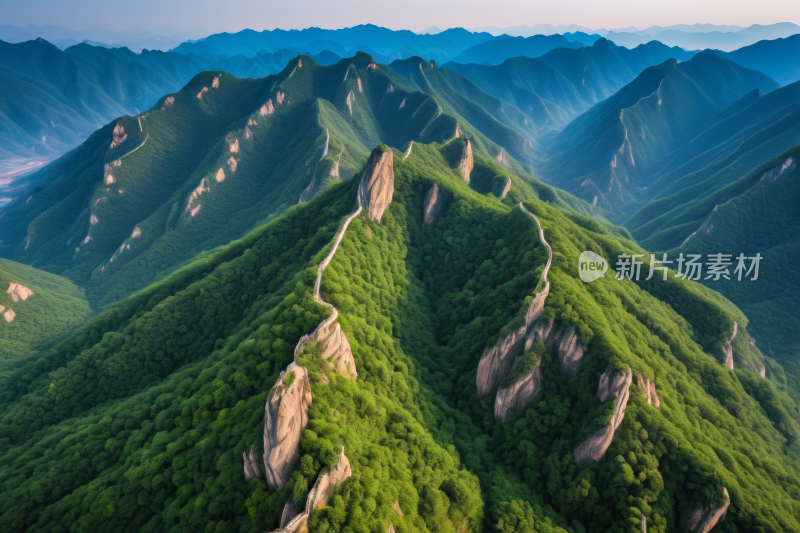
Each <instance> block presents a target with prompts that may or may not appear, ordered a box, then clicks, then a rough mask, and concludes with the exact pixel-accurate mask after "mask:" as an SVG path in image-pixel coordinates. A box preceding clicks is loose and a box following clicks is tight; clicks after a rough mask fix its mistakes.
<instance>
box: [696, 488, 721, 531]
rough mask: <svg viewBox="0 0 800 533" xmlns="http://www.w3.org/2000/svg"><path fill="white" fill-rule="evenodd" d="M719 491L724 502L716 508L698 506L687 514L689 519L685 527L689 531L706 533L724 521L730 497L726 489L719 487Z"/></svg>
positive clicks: (712, 506)
mask: <svg viewBox="0 0 800 533" xmlns="http://www.w3.org/2000/svg"><path fill="white" fill-rule="evenodd" d="M719 490H720V491H721V492H722V493H723V496H724V497H725V501H724V502H723V503H722V504H721V505H718V506H714V505H710V506H704V505H698V506H697V507H695V508H694V510H693V511H692V512H691V514H689V519H688V520H687V521H686V527H687V528H689V531H692V532H694V533H708V532H709V531H711V529H712V528H713V527H714V526H716V525H717V524H718V523H719V522H720V521H722V520H725V515H726V514H727V512H728V507H729V506H730V504H731V497H730V495H729V494H728V489H726V488H725V487H720V488H719Z"/></svg>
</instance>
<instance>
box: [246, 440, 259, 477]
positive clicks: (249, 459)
mask: <svg viewBox="0 0 800 533" xmlns="http://www.w3.org/2000/svg"><path fill="white" fill-rule="evenodd" d="M242 458H243V459H244V478H245V480H246V481H250V480H251V479H255V478H257V477H261V466H260V463H261V456H260V454H259V453H258V443H253V445H252V446H250V451H247V450H245V451H244V452H243V453H242Z"/></svg>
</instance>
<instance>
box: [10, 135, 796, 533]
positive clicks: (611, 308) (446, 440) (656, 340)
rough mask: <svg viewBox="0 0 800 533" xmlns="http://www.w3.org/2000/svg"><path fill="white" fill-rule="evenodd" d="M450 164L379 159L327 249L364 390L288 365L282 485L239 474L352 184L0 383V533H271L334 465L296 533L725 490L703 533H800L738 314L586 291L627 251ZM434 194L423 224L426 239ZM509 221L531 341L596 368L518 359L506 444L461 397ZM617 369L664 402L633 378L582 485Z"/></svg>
mask: <svg viewBox="0 0 800 533" xmlns="http://www.w3.org/2000/svg"><path fill="white" fill-rule="evenodd" d="M462 150H463V143H462V140H461V139H456V140H454V141H451V142H450V143H448V144H437V143H433V144H428V145H426V144H421V143H414V144H413V146H412V148H411V151H410V153H409V155H408V157H407V158H405V159H404V156H405V154H404V152H400V151H394V152H393V157H394V161H393V166H394V173H393V174H394V196H393V199H392V203H391V204H390V205H389V207H388V209H387V210H386V212H385V213H384V214H383V217H382V219H381V221H380V222H376V221H374V220H371V219H369V218H367V217H366V216H364V215H361V216H358V217H356V218H355V219H353V221H352V222H351V224H350V225H349V226H348V228H347V231H346V232H345V233H344V237H343V239H342V241H341V245H340V246H339V248H338V250H337V252H336V254H335V255H334V256H333V260H332V261H331V263H330V265H329V266H328V268H327V269H326V270H325V273H324V276H323V278H322V287H321V292H322V297H323V299H324V300H325V301H327V302H330V303H332V304H333V305H334V306H335V307H336V308H337V309H338V310H339V318H338V321H339V324H340V325H341V328H342V330H343V331H344V333H345V335H346V337H347V340H348V341H349V344H350V346H351V348H352V353H353V357H354V359H355V363H356V367H357V369H358V379H357V380H355V381H351V380H349V379H346V378H345V377H344V376H341V375H339V374H338V373H336V372H334V371H332V370H330V368H329V367H328V365H327V364H326V363H325V362H324V360H322V359H321V357H320V348H319V346H318V345H315V344H314V343H310V344H307V345H306V346H305V348H304V350H302V351H301V353H299V354H298V362H299V363H300V364H301V365H303V366H305V367H306V368H308V369H309V375H310V387H311V392H312V396H313V402H312V404H311V406H310V408H309V424H308V427H307V428H306V430H305V431H304V432H303V434H302V438H301V440H300V444H299V448H300V450H299V453H300V459H299V461H298V462H297V463H296V465H295V467H294V471H293V473H292V475H291V478H290V481H289V482H288V483H287V484H285V485H284V486H282V487H281V488H279V489H277V490H274V491H273V490H270V489H269V488H268V487H267V485H266V483H265V481H264V480H263V479H260V478H256V479H252V480H250V481H247V482H246V481H245V478H244V464H243V460H242V459H241V457H242V452H243V451H244V450H246V449H247V448H249V447H250V445H251V444H252V443H253V442H254V441H257V440H258V439H259V438H260V437H261V435H262V432H263V427H264V426H263V424H264V409H265V402H266V401H267V397H268V394H269V391H270V389H271V388H272V387H273V386H274V385H277V386H282V387H288V386H290V385H291V384H292V379H293V378H292V377H287V378H286V379H285V380H284V381H283V382H282V383H281V384H276V381H277V379H278V376H279V374H280V373H281V372H282V371H283V370H284V369H285V368H286V366H287V365H288V364H289V363H290V362H292V360H293V352H294V347H295V345H296V344H297V342H298V340H299V339H300V337H301V336H302V335H303V334H306V333H309V332H311V331H313V330H314V329H315V327H316V326H317V324H318V323H319V322H320V321H321V320H322V319H323V318H324V317H325V316H327V314H328V310H327V309H326V308H325V307H324V306H322V305H320V304H319V303H317V302H315V301H314V300H313V298H312V294H313V285H314V281H315V279H316V275H317V265H318V264H319V263H320V262H321V261H322V259H323V257H325V255H326V254H327V253H328V251H329V250H330V248H331V240H332V239H333V236H334V233H335V232H336V230H337V228H339V227H340V224H341V221H342V220H343V218H344V217H345V216H346V215H347V214H349V213H352V212H353V209H354V208H355V205H356V193H357V191H356V189H357V188H358V185H359V179H358V177H359V176H360V174H356V176H355V179H351V180H345V181H342V182H340V183H337V184H334V185H333V186H332V187H331V188H330V189H328V190H325V191H322V192H320V193H319V194H318V195H316V196H315V197H314V198H313V200H311V201H309V202H304V203H301V204H299V205H297V206H294V207H291V208H289V209H288V210H287V211H286V212H285V213H284V214H282V215H280V216H277V217H276V218H274V219H273V220H271V221H270V222H268V223H267V224H265V225H263V226H261V227H260V228H258V229H256V230H254V231H252V232H251V233H249V234H247V235H246V236H245V237H244V238H242V239H240V240H237V241H234V242H232V243H230V244H228V245H226V246H222V247H220V248H218V249H216V250H215V251H214V252H212V253H208V254H205V255H204V257H202V258H200V259H198V260H196V261H193V262H190V263H189V264H187V265H185V266H183V267H182V268H180V269H178V270H177V271H175V272H173V273H172V274H170V275H168V276H166V277H165V278H164V279H162V280H160V281H157V282H156V283H154V284H152V285H150V286H149V287H147V288H146V289H144V290H142V291H140V292H138V293H136V294H135V295H133V296H131V297H128V298H126V299H124V300H122V301H121V302H119V303H117V304H115V305H112V306H110V307H109V308H108V309H106V310H105V311H103V312H101V313H100V314H99V315H97V316H96V317H94V318H92V319H90V320H89V321H88V322H87V323H86V324H85V325H84V326H83V327H81V328H80V329H78V330H77V331H75V332H74V333H73V334H72V335H70V336H69V337H68V338H66V339H65V340H63V341H61V342H60V343H59V344H57V345H55V346H53V347H51V348H49V349H48V350H45V351H43V352H41V354H40V356H35V357H33V358H29V359H28V360H26V361H23V362H22V363H21V364H19V365H18V366H17V367H15V368H12V369H7V370H2V371H1V372H0V413H2V414H0V486H2V490H0V528H2V530H3V531H9V532H16V531H29V532H33V531H53V532H59V531H87V532H94V531H120V530H126V531H134V530H135V531H208V532H228V531H229V532H256V531H269V530H271V529H275V528H276V527H277V526H278V522H279V519H280V516H281V512H282V510H283V508H284V504H285V503H286V502H287V501H288V500H292V501H293V502H295V503H298V504H302V502H303V501H304V500H305V498H306V495H307V494H308V492H309V490H310V489H311V487H312V486H313V485H314V482H315V480H316V479H317V477H318V475H319V474H320V472H321V471H322V469H323V468H325V467H326V466H328V465H331V464H332V463H333V462H334V461H335V460H336V457H337V453H338V451H339V450H340V449H341V448H340V447H341V446H342V445H343V446H344V450H345V454H346V456H347V458H348V459H349V462H350V465H351V467H352V476H351V477H350V478H348V479H347V480H346V481H345V482H344V483H342V484H341V485H339V486H338V487H336V489H335V491H334V493H333V496H332V497H331V498H330V499H329V500H328V505H326V506H324V507H322V508H320V509H317V510H316V511H315V512H314V513H313V514H312V516H311V517H310V519H309V522H308V526H309V529H310V530H311V531H326V532H328V531H329V532H335V531H341V532H362V531H364V532H367V531H386V530H387V528H389V525H390V524H392V526H393V527H394V529H395V530H396V531H407V532H410V531H436V532H454V533H455V532H458V533H464V532H465V531H500V532H520V533H522V532H526V533H527V532H534V531H536V532H540V531H541V532H555V531H572V532H575V533H582V532H595V531H597V532H600V531H630V532H634V531H636V532H638V531H640V520H641V516H644V517H645V518H646V520H647V525H648V530H649V531H659V532H666V531H675V530H680V529H681V528H683V527H685V523H686V522H685V520H686V516H687V515H688V513H690V512H691V511H692V510H693V509H694V508H695V507H697V506H698V505H709V504H719V503H721V496H720V494H721V492H720V491H719V488H720V487H726V488H727V490H728V492H729V493H730V499H731V505H730V507H729V508H728V510H727V517H726V518H725V520H724V521H722V522H720V524H719V525H718V526H717V529H718V530H721V531H770V532H771V531H775V532H779V531H800V503H798V501H800V490H798V486H800V463H798V460H797V459H798V456H797V453H798V449H797V437H798V435H800V426H798V422H797V419H798V417H797V414H798V410H797V405H796V404H795V403H794V401H793V400H792V399H791V398H790V397H789V396H788V395H787V394H785V393H784V392H782V390H781V389H780V388H778V387H777V386H776V385H774V384H773V383H772V382H771V381H770V380H767V379H764V378H761V377H760V376H758V374H756V373H754V372H750V371H748V370H744V369H737V370H734V371H730V370H728V369H727V368H726V367H725V365H724V361H725V354H724V353H723V345H724V341H725V339H726V338H727V337H728V335H729V334H730V331H731V329H732V327H733V322H734V321H736V322H737V323H738V327H739V331H740V332H742V333H741V334H744V332H746V328H747V319H746V318H745V317H744V315H743V314H742V313H741V312H740V311H739V310H738V309H737V308H736V307H734V306H733V305H732V304H731V303H730V302H729V301H727V300H726V299H724V298H723V297H722V296H720V295H718V294H716V293H714V292H712V291H710V290H708V289H706V288H704V287H702V286H700V285H698V284H695V283H693V282H689V281H682V280H676V279H673V278H670V280H669V281H662V280H661V279H660V278H658V279H653V280H650V281H649V282H645V281H642V282H639V283H635V282H633V281H630V280H624V281H619V280H615V279H614V278H613V274H614V273H613V271H610V272H608V273H606V276H605V278H604V279H600V280H598V281H595V282H594V283H591V284H584V283H583V282H581V281H580V280H579V278H578V276H577V266H576V265H577V257H578V255H579V254H580V252H582V251H584V250H590V251H594V252H595V253H598V254H600V255H602V256H603V257H606V258H609V259H610V258H612V257H616V255H618V254H620V253H623V252H627V253H631V252H635V253H642V252H643V251H642V250H641V249H640V248H638V247H637V246H636V245H635V244H634V242H633V241H632V240H630V239H629V238H626V237H628V234H627V232H626V231H624V230H620V229H618V228H614V227H612V226H610V225H608V224H603V223H600V222H598V221H597V220H595V219H592V218H589V217H587V216H586V214H588V213H582V212H580V211H579V210H577V209H576V208H574V207H573V205H572V204H571V202H572V201H573V200H574V198H573V199H572V200H570V198H571V197H569V196H568V195H563V193H559V192H558V191H556V190H555V189H552V188H550V187H548V186H546V185H542V184H541V183H538V182H536V181H533V182H529V181H528V180H527V179H522V178H519V177H517V176H515V175H512V174H510V173H508V172H507V171H505V170H504V169H503V167H502V166H500V165H499V164H497V163H496V162H495V161H493V160H491V159H488V158H486V157H484V156H482V155H481V154H480V153H477V152H476V153H475V154H474V156H475V166H474V169H473V172H475V174H476V176H478V175H480V174H481V173H483V175H484V176H485V177H484V178H482V179H476V180H474V181H471V182H470V184H469V185H467V184H465V183H464V181H463V180H462V177H461V174H460V173H459V171H458V169H457V166H458V165H457V161H456V160H455V159H454V154H457V153H460V151H462ZM492 176H498V177H499V178H500V179H508V178H509V177H510V178H511V180H512V187H511V189H510V190H509V191H508V193H507V195H506V196H505V198H504V199H503V200H502V201H500V200H499V199H498V198H497V197H496V196H495V194H494V193H492V192H491V191H487V190H486V189H485V188H484V187H485V184H486V183H487V180H492V179H494V178H492ZM434 184H436V185H438V187H439V188H440V200H439V202H440V205H439V206H438V211H437V212H438V215H437V217H436V219H435V220H434V221H433V222H432V223H430V224H423V211H424V208H425V205H424V203H425V197H426V193H427V192H428V191H429V190H430V188H431V187H432V186H433V185H434ZM519 202H524V205H525V207H526V209H527V210H529V211H530V212H532V213H534V214H535V215H536V216H537V217H538V218H539V220H540V221H541V223H542V225H543V228H544V234H545V236H546V239H547V241H548V242H549V244H550V245H551V246H552V248H553V264H552V267H551V269H550V272H549V275H548V280H549V282H550V294H549V296H548V297H547V299H546V302H545V308H544V312H543V313H542V315H541V317H540V320H541V321H547V320H554V321H555V323H556V324H558V325H559V326H572V327H574V328H575V331H576V335H577V336H578V339H579V342H580V343H581V344H582V345H585V346H586V347H587V350H586V355H585V357H584V358H583V359H582V360H581V362H580V372H579V373H578V374H577V375H576V376H575V377H567V376H564V375H563V374H562V370H561V364H560V362H559V359H558V354H557V353H555V352H553V351H551V350H542V349H541V346H537V347H535V349H534V352H535V353H534V355H535V357H536V360H537V361H539V368H541V375H542V378H541V391H540V392H539V394H537V395H536V396H535V398H534V399H533V400H532V401H530V402H529V403H528V404H527V405H525V406H524V408H523V409H521V410H519V411H517V412H515V413H513V414H512V415H511V416H509V417H508V418H507V419H506V420H505V422H503V423H498V422H497V421H496V419H495V417H494V415H493V409H492V401H491V400H492V398H493V397H494V396H493V395H490V396H484V397H480V396H479V395H478V392H477V389H476V385H475V383H476V371H477V367H478V362H479V359H480V358H481V355H482V353H483V351H484V349H485V348H488V347H492V346H494V345H495V344H497V343H498V342H499V341H501V340H502V339H503V338H504V336H505V335H507V334H508V332H509V331H510V328H512V327H515V325H517V324H519V323H520V320H521V317H522V316H523V315H524V314H525V310H526V309H527V308H528V306H529V305H530V303H531V298H532V296H533V295H534V293H535V292H536V291H537V290H540V288H541V283H540V276H541V273H542V269H543V267H544V264H545V261H546V259H547V251H546V249H545V247H544V246H543V245H542V243H541V241H540V239H539V236H538V231H537V227H536V224H535V222H534V221H533V220H532V219H531V217H530V216H528V215H527V214H525V213H524V212H523V211H522V210H521V209H520V208H519V207H517V204H518V203H519ZM574 205H575V206H580V205H581V204H580V203H579V202H576V203H575V204H574ZM584 205H585V204H584ZM645 268H646V267H645ZM31 301H32V300H31ZM737 346H738V348H737ZM743 349H744V348H743V347H742V346H741V345H738V344H737V345H735V346H734V350H743ZM749 357H761V356H760V354H759V353H757V350H756V349H755V348H751V353H750V354H749ZM531 361H532V360H531V358H530V356H528V359H526V363H525V364H526V365H529V364H531ZM609 367H610V368H611V370H613V371H618V372H623V371H625V370H626V369H628V368H630V369H631V370H632V371H633V374H634V376H635V377H636V378H638V377H639V376H641V377H642V378H647V379H648V380H650V381H652V382H653V383H654V384H655V387H656V389H657V391H658V395H659V397H660V399H661V404H660V407H655V406H653V405H650V404H648V402H647V401H646V399H645V396H644V394H643V391H642V389H641V388H639V387H638V386H637V385H636V383H637V380H636V379H634V382H633V383H634V384H633V385H632V386H631V388H630V399H629V400H628V403H627V408H626V409H625V410H624V420H623V422H622V425H621V426H620V429H619V431H618V433H617V436H616V439H615V440H614V441H613V443H612V444H611V447H610V448H609V449H608V452H607V453H606V454H605V456H604V457H603V458H602V460H600V461H598V462H591V463H581V464H577V463H576V462H575V460H574V457H573V452H574V450H575V448H576V446H577V445H578V444H580V443H581V442H582V441H583V440H585V439H586V438H587V437H588V436H590V435H592V434H593V433H594V432H595V431H596V430H598V428H602V427H604V426H605V425H606V424H608V422H609V419H610V417H611V416H612V410H613V409H614V406H615V402H614V401H609V402H605V403H602V402H600V400H599V398H598V396H597V390H598V381H599V379H600V376H601V374H603V373H604V371H606V369H607V368H609ZM523 370H524V368H521V369H519V372H522V371H523ZM293 375H294V374H290V376H293ZM513 377H514V376H512V378H511V379H513ZM398 509H399V510H400V511H399V512H398Z"/></svg>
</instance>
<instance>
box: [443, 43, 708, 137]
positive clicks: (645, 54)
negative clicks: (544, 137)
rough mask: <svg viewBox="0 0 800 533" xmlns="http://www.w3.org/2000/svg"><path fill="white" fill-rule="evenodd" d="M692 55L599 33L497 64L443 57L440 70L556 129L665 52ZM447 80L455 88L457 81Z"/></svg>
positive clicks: (678, 56)
mask: <svg viewBox="0 0 800 533" xmlns="http://www.w3.org/2000/svg"><path fill="white" fill-rule="evenodd" d="M693 55H694V52H686V51H685V50H682V49H680V48H677V47H673V48H670V47H668V46H665V45H663V44H661V43H659V42H657V41H651V42H649V43H647V44H646V45H641V46H637V47H636V48H634V49H632V50H629V49H627V48H624V47H620V46H617V45H615V44H614V43H612V42H611V41H608V40H606V39H602V38H601V39H598V40H597V41H595V42H594V43H593V44H592V45H591V46H585V47H583V48H578V49H570V48H556V49H554V50H551V51H549V52H547V53H546V54H543V55H542V56H541V57H533V56H532V57H525V56H519V57H512V58H510V59H507V60H505V61H503V62H502V63H501V64H499V65H486V64H475V63H471V64H460V63H456V62H448V63H445V64H444V65H442V68H443V70H441V72H442V74H443V75H444V77H445V78H447V79H448V81H450V82H451V83H453V81H452V80H453V79H454V78H455V76H454V75H453V73H452V71H454V72H457V73H459V74H462V75H464V76H466V77H467V78H469V79H470V80H472V81H473V82H475V83H476V84H477V85H478V86H480V87H481V88H482V89H483V90H485V91H487V92H488V93H490V94H491V95H492V96H496V97H497V98H500V99H502V100H505V101H506V102H509V103H511V104H514V105H515V106H517V107H518V108H520V109H522V110H523V111H524V112H525V113H526V114H527V115H528V117H529V118H530V119H531V120H533V122H534V123H535V124H537V125H539V128H540V131H541V132H542V133H544V132H546V131H547V130H550V129H557V130H560V129H562V128H563V127H564V126H566V125H567V124H568V123H569V121H571V120H572V119H574V118H575V117H577V116H578V115H579V114H581V113H583V112H584V111H586V110H587V109H589V108H590V107H591V106H593V105H594V104H596V103H597V102H600V101H601V100H605V99H606V98H608V97H609V96H611V95H613V94H614V93H615V92H617V91H618V90H619V89H621V88H622V87H623V86H624V85H627V84H628V83H629V82H630V81H632V80H633V79H634V78H635V77H636V76H638V75H639V74H640V73H641V72H642V71H643V70H644V69H646V68H647V67H651V66H653V65H658V64H660V63H663V62H664V61H666V60H667V59H671V58H674V59H677V60H679V61H685V60H688V59H690V58H691V57H692V56H693ZM445 69H446V70H445ZM453 86H454V87H456V90H458V85H456V84H453ZM459 92H461V91H459ZM462 94H464V93H463V92H462ZM464 96H469V95H468V94H464ZM543 117H546V119H543ZM555 119H558V120H555ZM548 120H549V121H551V122H549V123H548ZM543 126H544V128H543ZM548 126H549V127H548Z"/></svg>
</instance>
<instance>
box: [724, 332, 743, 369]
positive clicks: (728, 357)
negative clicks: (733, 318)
mask: <svg viewBox="0 0 800 533" xmlns="http://www.w3.org/2000/svg"><path fill="white" fill-rule="evenodd" d="M738 329H739V325H738V324H737V323H736V322H734V323H733V331H731V336H730V337H728V338H727V339H725V345H724V346H723V347H722V351H723V352H725V366H727V367H728V368H730V369H731V370H733V344H732V343H733V339H735V338H736V331H737V330H738Z"/></svg>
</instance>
